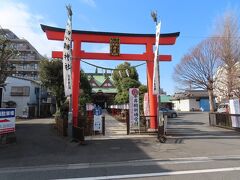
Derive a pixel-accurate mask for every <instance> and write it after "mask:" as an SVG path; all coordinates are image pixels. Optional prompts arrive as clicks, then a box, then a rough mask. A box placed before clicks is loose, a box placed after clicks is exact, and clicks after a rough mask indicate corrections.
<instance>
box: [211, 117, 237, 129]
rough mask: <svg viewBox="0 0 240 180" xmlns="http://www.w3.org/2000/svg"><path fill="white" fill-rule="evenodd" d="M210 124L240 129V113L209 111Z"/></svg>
mask: <svg viewBox="0 0 240 180" xmlns="http://www.w3.org/2000/svg"><path fill="white" fill-rule="evenodd" d="M209 125H210V126H218V127H223V128H230V129H234V130H237V131H240V114H228V113H209Z"/></svg>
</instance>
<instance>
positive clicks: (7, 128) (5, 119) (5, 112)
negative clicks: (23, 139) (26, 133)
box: [0, 108, 16, 135]
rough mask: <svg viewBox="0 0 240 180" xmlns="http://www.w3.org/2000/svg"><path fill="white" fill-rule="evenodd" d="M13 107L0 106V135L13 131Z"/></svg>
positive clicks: (14, 117)
mask: <svg viewBox="0 0 240 180" xmlns="http://www.w3.org/2000/svg"><path fill="white" fill-rule="evenodd" d="M15 112H16V111H15V108H0V135H1V134H7V133H11V132H15V120H16V113H15Z"/></svg>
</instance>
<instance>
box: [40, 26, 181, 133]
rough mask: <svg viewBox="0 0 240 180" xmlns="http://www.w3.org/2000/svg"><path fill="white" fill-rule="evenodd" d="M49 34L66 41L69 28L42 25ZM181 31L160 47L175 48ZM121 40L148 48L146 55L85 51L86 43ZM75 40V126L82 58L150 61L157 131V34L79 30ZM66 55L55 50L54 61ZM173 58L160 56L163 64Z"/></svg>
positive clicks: (162, 37)
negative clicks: (154, 80)
mask: <svg viewBox="0 0 240 180" xmlns="http://www.w3.org/2000/svg"><path fill="white" fill-rule="evenodd" d="M41 27H42V29H43V31H44V32H46V34H47V37H48V39H51V40H60V41H63V39H64V32H65V29H60V28H56V27H50V26H45V25H41ZM179 34H180V33H179V32H176V33H168V34H161V35H160V40H159V45H174V44H175V42H176V38H177V37H178V36H179ZM113 38H117V39H119V42H121V44H135V45H136V44H139V45H144V46H145V47H146V52H145V53H143V54H119V56H112V55H111V54H110V53H92V52H85V51H83V50H81V43H82V42H88V43H89V42H90V43H109V42H110V41H111V39H113ZM72 40H73V60H72V81H73V82H72V86H73V88H72V105H73V106H72V108H73V110H72V116H73V126H74V127H78V97H79V89H80V86H79V84H80V83H79V80H80V59H97V60H127V61H146V63H147V79H148V94H149V106H150V107H149V108H150V116H152V117H153V118H151V119H150V128H152V129H157V121H156V118H154V117H156V116H157V96H156V95H153V93H152V87H153V85H152V84H153V64H154V63H153V58H154V53H153V46H154V45H155V34H129V33H113V32H94V31H77V30H73V32H72ZM62 56H63V53H62V52H60V51H54V52H53V53H52V57H53V58H62ZM171 59H172V57H171V55H160V56H159V60H160V61H171Z"/></svg>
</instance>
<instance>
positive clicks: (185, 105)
mask: <svg viewBox="0 0 240 180" xmlns="http://www.w3.org/2000/svg"><path fill="white" fill-rule="evenodd" d="M172 103H173V109H174V110H176V111H209V110H210V105H209V98H208V93H207V91H203V90H186V91H184V92H180V93H175V94H174V96H173V97H172Z"/></svg>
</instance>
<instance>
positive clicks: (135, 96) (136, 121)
mask: <svg viewBox="0 0 240 180" xmlns="http://www.w3.org/2000/svg"><path fill="white" fill-rule="evenodd" d="M129 123H130V129H139V128H140V116H139V90H138V88H130V89H129Z"/></svg>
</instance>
